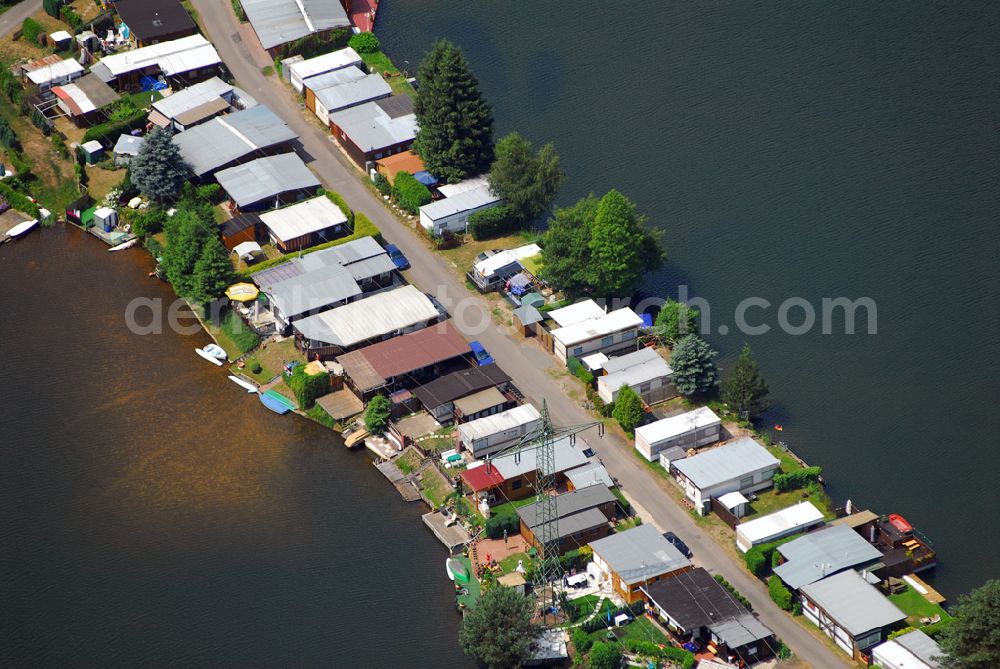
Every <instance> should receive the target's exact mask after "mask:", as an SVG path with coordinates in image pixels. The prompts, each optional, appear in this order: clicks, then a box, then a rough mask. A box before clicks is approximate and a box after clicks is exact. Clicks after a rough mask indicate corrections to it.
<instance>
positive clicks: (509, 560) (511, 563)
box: [500, 553, 531, 574]
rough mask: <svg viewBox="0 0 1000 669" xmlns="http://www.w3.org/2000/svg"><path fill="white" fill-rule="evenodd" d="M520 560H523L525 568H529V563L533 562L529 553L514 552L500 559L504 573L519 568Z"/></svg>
mask: <svg viewBox="0 0 1000 669" xmlns="http://www.w3.org/2000/svg"><path fill="white" fill-rule="evenodd" d="M518 560H521V562H522V564H523V565H524V568H525V569H527V568H528V565H529V564H531V558H530V557H529V556H528V554H527V553H514V554H513V555H508V556H507V557H505V558H504V559H502V560H500V567H501V568H502V569H503V573H505V574H509V573H511V572H512V571H514V570H515V569H517V561H518Z"/></svg>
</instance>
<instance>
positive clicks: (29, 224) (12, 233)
mask: <svg viewBox="0 0 1000 669" xmlns="http://www.w3.org/2000/svg"><path fill="white" fill-rule="evenodd" d="M36 225H38V219H32V220H30V221H25V222H24V223H18V224H17V225H15V226H14V227H13V228H11V229H10V230H8V231H7V236H8V237H10V238H11V239H13V238H15V237H20V236H21V235H23V234H24V233H26V232H27V231H28V230H31V229H32V228H33V227H35V226H36Z"/></svg>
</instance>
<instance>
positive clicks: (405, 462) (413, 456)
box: [395, 448, 423, 474]
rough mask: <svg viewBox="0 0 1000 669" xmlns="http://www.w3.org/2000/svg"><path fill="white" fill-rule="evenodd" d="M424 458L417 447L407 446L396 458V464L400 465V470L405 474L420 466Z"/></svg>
mask: <svg viewBox="0 0 1000 669" xmlns="http://www.w3.org/2000/svg"><path fill="white" fill-rule="evenodd" d="M422 460H423V458H422V457H421V456H420V453H418V452H417V450H416V449H415V448H407V449H406V450H405V451H403V453H402V454H401V455H400V456H399V457H397V458H396V460H395V462H396V466H397V467H399V471H401V472H403V473H404V474H412V473H413V471H414V470H415V469H416V468H417V467H419V466H420V462H421V461H422Z"/></svg>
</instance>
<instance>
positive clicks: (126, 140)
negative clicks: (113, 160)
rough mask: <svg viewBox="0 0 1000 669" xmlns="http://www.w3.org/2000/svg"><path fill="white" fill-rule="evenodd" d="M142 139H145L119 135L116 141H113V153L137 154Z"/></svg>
mask: <svg viewBox="0 0 1000 669" xmlns="http://www.w3.org/2000/svg"><path fill="white" fill-rule="evenodd" d="M144 141H145V140H144V139H143V138H142V137H133V136H132V135H119V137H118V141H117V142H115V148H114V153H115V154H120V155H123V156H137V155H139V149H141V148H142V143H143V142H144Z"/></svg>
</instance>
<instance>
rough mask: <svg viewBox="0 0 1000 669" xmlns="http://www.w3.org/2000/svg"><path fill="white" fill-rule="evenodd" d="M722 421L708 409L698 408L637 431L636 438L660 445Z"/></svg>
mask: <svg viewBox="0 0 1000 669" xmlns="http://www.w3.org/2000/svg"><path fill="white" fill-rule="evenodd" d="M716 423H722V419H721V418H719V417H718V416H716V415H715V412H714V411H712V410H711V409H709V408H708V407H698V408H697V409H694V410H692V411H686V412H684V413H682V414H679V415H677V416H670V417H669V418H663V419H661V420H658V421H656V422H655V423H650V424H649V425H643V426H642V427H637V428H636V429H635V436H636V437H642V438H643V439H644V440H645V441H646V443H647V444H658V443H660V442H661V441H663V440H665V439H670V438H672V437H676V436H679V435H682V434H684V433H686V432H690V431H691V430H700V429H701V428H703V427H708V426H709V425H713V424H716Z"/></svg>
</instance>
